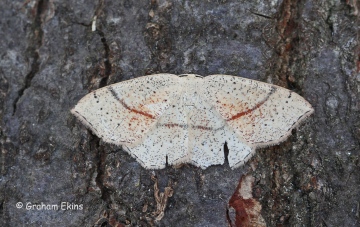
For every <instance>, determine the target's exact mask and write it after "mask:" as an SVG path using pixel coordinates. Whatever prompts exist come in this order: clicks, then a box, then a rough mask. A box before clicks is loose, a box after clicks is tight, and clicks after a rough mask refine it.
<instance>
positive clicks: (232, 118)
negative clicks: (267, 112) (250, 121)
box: [226, 88, 276, 121]
mask: <svg viewBox="0 0 360 227" xmlns="http://www.w3.org/2000/svg"><path fill="white" fill-rule="evenodd" d="M275 91H276V88H272V89H271V91H270V93H269V94H268V95H267V96H266V97H265V98H264V99H263V100H262V101H261V102H259V103H258V104H256V105H255V106H254V107H253V108H251V109H248V110H246V111H243V112H240V113H237V114H235V115H234V116H232V117H230V118H228V119H226V121H232V120H235V119H238V118H240V117H242V116H244V115H246V114H249V113H251V112H252V111H254V110H256V109H257V108H259V107H260V106H262V105H263V104H264V103H265V102H266V101H267V100H268V99H269V98H270V96H271V95H272V94H274V92H275Z"/></svg>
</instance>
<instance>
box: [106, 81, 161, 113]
mask: <svg viewBox="0 0 360 227" xmlns="http://www.w3.org/2000/svg"><path fill="white" fill-rule="evenodd" d="M108 90H109V91H110V93H111V94H112V95H113V96H114V98H115V99H116V100H118V101H119V102H120V103H121V105H123V106H124V107H125V109H128V110H130V111H131V112H134V113H137V114H141V115H143V116H145V117H148V118H151V119H155V117H154V116H153V115H151V114H149V113H146V112H144V111H140V110H136V109H133V108H131V107H130V106H128V105H127V104H126V103H125V101H124V100H123V99H120V98H119V96H118V94H117V93H116V92H115V91H114V90H113V89H112V87H108Z"/></svg>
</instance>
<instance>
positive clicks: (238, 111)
mask: <svg viewBox="0 0 360 227" xmlns="http://www.w3.org/2000/svg"><path fill="white" fill-rule="evenodd" d="M203 83H204V85H203V87H204V88H203V89H202V92H203V96H204V97H206V98H207V100H208V102H209V103H210V104H211V105H212V106H214V108H215V109H216V110H217V111H218V112H219V113H220V115H221V116H222V117H223V119H224V120H225V121H226V122H227V124H228V125H229V126H230V127H231V128H232V129H233V130H234V131H235V132H236V134H237V135H238V136H239V138H240V139H241V140H242V141H243V142H245V143H246V144H249V145H251V146H253V147H255V148H256V147H261V146H268V145H272V144H278V143H280V142H281V141H283V140H285V139H286V138H287V137H288V136H289V135H290V134H291V130H292V129H293V128H295V127H296V126H297V125H298V124H299V123H300V122H301V121H302V120H304V119H305V118H306V117H308V116H309V115H310V114H312V113H313V111H314V110H313V108H312V107H311V105H310V104H309V103H308V102H307V101H306V100H305V99H304V98H302V97H301V96H300V95H298V94H296V93H294V92H292V91H290V90H287V89H285V88H282V87H279V86H275V85H271V84H267V83H263V82H259V81H255V80H250V79H246V78H241V77H235V76H228V75H211V76H207V77H205V78H204V82H203Z"/></svg>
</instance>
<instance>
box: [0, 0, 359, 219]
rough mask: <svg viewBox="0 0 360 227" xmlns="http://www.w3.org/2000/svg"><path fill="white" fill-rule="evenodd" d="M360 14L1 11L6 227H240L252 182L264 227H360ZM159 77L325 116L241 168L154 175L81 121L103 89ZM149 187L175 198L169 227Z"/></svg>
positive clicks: (37, 7)
mask: <svg viewBox="0 0 360 227" xmlns="http://www.w3.org/2000/svg"><path fill="white" fill-rule="evenodd" d="M359 6H360V2H359V1H356V0H348V1H330V0H329V1H325V0H319V1H311V0H300V1H294V0H283V1H237V0H223V1H179V0H174V1H165V0H149V1H135V0H122V1H106V0H99V1H67V0H49V1H46V0H28V1H13V0H2V1H1V7H0V35H1V42H0V54H1V55H0V104H1V105H0V106H1V110H0V120H1V124H0V148H1V154H0V166H1V168H0V171H1V178H0V225H1V226H24V225H26V226H55V225H57V226H59V225H60V226H235V225H239V222H236V220H238V218H239V217H238V216H236V215H238V214H239V213H237V212H239V210H237V209H239V207H237V208H230V206H229V204H228V203H229V200H230V198H231V197H232V195H233V194H234V193H235V191H236V190H237V185H238V183H239V180H240V179H241V177H242V176H244V175H251V176H253V177H254V179H255V180H254V183H253V185H252V194H253V197H254V198H255V199H256V200H257V201H259V202H260V204H261V206H262V209H261V214H260V215H261V216H262V218H263V219H264V220H265V223H266V225H267V226H360V217H359V212H360V211H359V209H360V208H359V203H360V190H359V188H360V187H359V185H360V171H359V170H360V166H359V165H360V164H359V157H360V114H359V112H360V74H359V71H360V61H359V56H360V51H359V50H360V48H359V37H358V35H359V23H358V20H359ZM94 16H96V31H92V22H93V18H94ZM154 73H173V74H184V73H195V74H200V75H203V76H206V75H210V74H229V75H234V76H242V77H246V78H250V79H256V80H260V81H264V82H268V83H272V84H275V85H279V86H283V87H286V88H288V89H291V90H293V91H295V92H297V93H299V94H300V95H302V96H303V97H304V98H305V99H306V100H308V101H309V102H310V103H311V104H312V105H313V107H314V109H315V113H314V114H313V115H312V116H311V117H309V118H308V120H307V121H306V122H304V123H303V124H302V125H301V126H300V127H299V128H298V129H297V130H294V131H293V135H292V136H291V137H290V138H289V139H288V140H287V141H286V142H284V143H281V144H279V145H276V146H273V147H269V148H264V149H259V150H257V152H256V155H255V156H254V157H253V158H252V159H251V160H249V161H248V163H247V164H246V165H245V166H243V167H241V168H238V169H235V170H231V169H230V168H229V166H228V165H227V164H225V165H222V166H212V167H210V168H208V169H206V170H201V169H199V168H196V167H194V166H192V165H183V166H180V167H176V168H173V167H171V166H169V167H167V168H165V169H163V170H156V171H152V170H146V169H144V168H142V167H141V166H140V164H139V163H137V162H136V161H135V160H134V159H133V158H131V157H130V155H128V154H127V153H126V152H124V151H123V150H122V149H121V147H116V146H113V145H109V144H105V143H103V142H102V141H101V140H100V139H99V138H97V137H96V136H94V135H93V134H92V133H91V132H90V131H89V130H87V129H86V128H85V127H84V126H83V125H81V123H80V122H79V121H77V120H76V119H75V117H74V116H72V115H71V113H70V109H71V108H72V107H73V106H74V105H75V104H76V103H77V101H78V100H79V99H80V98H81V97H83V96H84V95H85V94H87V93H88V92H90V91H93V90H94V89H97V88H100V87H103V86H106V85H109V84H113V83H116V82H120V81H124V80H127V79H131V78H135V77H138V76H143V75H149V74H154ZM174 152H176V151H174ZM152 175H156V177H157V179H158V181H159V190H160V192H162V191H164V189H165V187H167V186H168V185H169V186H171V188H172V189H173V196H172V197H169V199H168V202H167V205H166V208H165V213H164V217H163V218H162V220H160V221H155V216H154V215H153V212H155V211H156V206H157V204H156V200H155V197H154V181H153V180H152V179H151V176H152ZM18 202H22V203H23V205H24V206H23V207H22V208H17V207H16V204H17V203H18ZM62 202H68V203H70V205H73V206H70V207H69V208H66V207H65V209H61V207H60V205H61V203H62ZM30 204H32V205H36V204H38V205H39V204H40V205H41V204H44V205H59V209H57V210H47V209H46V208H44V207H43V209H41V208H40V209H38V208H37V207H33V208H32V209H31V210H29V209H26V205H30ZM79 204H82V207H83V208H82V209H81V210H80V209H76V207H75V205H79ZM40 207H41V206H40ZM242 226H246V225H245V224H244V225H242ZM258 226H260V225H258Z"/></svg>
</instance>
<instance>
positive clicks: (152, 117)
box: [119, 99, 155, 119]
mask: <svg viewBox="0 0 360 227" xmlns="http://www.w3.org/2000/svg"><path fill="white" fill-rule="evenodd" d="M119 102H120V103H121V104H122V105H123V106H124V107H125V109H128V110H130V111H131V112H134V113H137V114H141V115H143V116H145V117H148V118H151V119H155V117H154V116H153V115H151V114H149V113H146V112H144V111H140V110H136V109H133V108H130V107H129V106H128V105H127V104H126V103H125V101H124V100H123V99H120V100H119Z"/></svg>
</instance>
